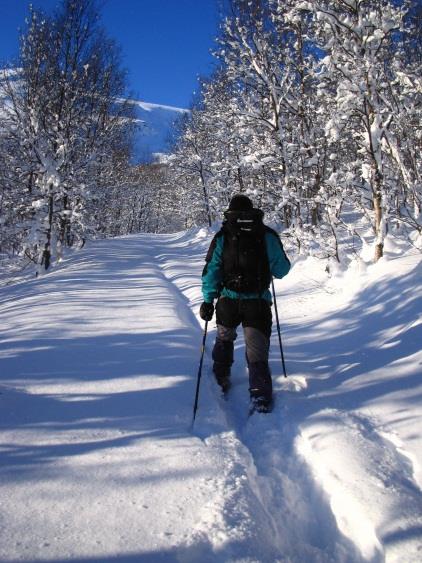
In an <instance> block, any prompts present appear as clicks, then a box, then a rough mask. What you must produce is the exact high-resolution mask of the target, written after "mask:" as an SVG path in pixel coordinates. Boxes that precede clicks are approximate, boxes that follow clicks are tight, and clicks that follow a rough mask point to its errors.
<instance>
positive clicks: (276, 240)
mask: <svg viewBox="0 0 422 563" xmlns="http://www.w3.org/2000/svg"><path fill="white" fill-rule="evenodd" d="M265 244H266V248H267V256H268V261H269V265H270V272H271V274H272V276H273V277H275V278H279V279H280V278H283V277H284V276H285V275H286V274H288V272H289V270H290V261H289V259H288V258H287V256H286V253H285V252H284V248H283V245H282V243H281V240H280V237H279V236H278V234H277V233H276V232H275V231H273V230H272V229H270V228H269V227H266V233H265ZM223 245H224V233H223V231H221V230H220V231H219V232H218V233H217V234H216V235H215V237H214V238H213V240H212V242H211V245H210V248H209V250H208V254H207V257H206V264H205V268H204V271H203V272H202V295H203V297H204V301H205V302H206V303H212V302H213V301H214V299H217V298H218V297H220V296H221V297H230V298H231V299H257V298H259V297H261V298H263V299H266V300H267V301H269V302H270V303H271V302H272V298H271V292H270V290H269V288H268V289H267V290H265V292H264V293H262V294H258V293H238V292H236V291H232V290H230V289H227V288H225V287H223V284H222V280H223V268H222V258H223Z"/></svg>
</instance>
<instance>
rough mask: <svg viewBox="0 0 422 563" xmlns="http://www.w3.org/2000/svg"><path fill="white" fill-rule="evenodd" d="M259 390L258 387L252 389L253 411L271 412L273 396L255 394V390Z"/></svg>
mask: <svg viewBox="0 0 422 563" xmlns="http://www.w3.org/2000/svg"><path fill="white" fill-rule="evenodd" d="M254 391H255V392H256V391H258V390H257V389H251V409H250V410H251V412H254V411H256V412H263V413H267V412H271V409H272V406H273V401H272V398H271V397H265V396H263V395H254V394H253V392H254Z"/></svg>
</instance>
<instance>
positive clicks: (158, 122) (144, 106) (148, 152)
mask: <svg viewBox="0 0 422 563" xmlns="http://www.w3.org/2000/svg"><path fill="white" fill-rule="evenodd" d="M133 104H134V105H135V107H136V119H137V122H138V125H139V126H140V127H139V130H138V132H137V134H136V146H135V160H136V161H137V162H139V161H141V162H145V161H150V160H152V159H153V158H154V155H155V154H156V153H168V152H169V140H170V138H171V136H172V130H173V125H174V123H175V121H176V120H177V119H179V118H180V117H181V116H182V115H183V114H184V113H188V112H189V110H186V109H181V108H175V107H172V106H162V105H158V104H149V103H145V102H140V101H136V100H134V101H133Z"/></svg>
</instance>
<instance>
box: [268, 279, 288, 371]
mask: <svg viewBox="0 0 422 563" xmlns="http://www.w3.org/2000/svg"><path fill="white" fill-rule="evenodd" d="M271 286H272V288H273V299H274V309H275V318H276V320H277V332H278V342H279V344H280V354H281V363H282V364H283V371H284V377H287V371H286V363H285V361H284V354H283V345H282V343H281V332H280V321H279V319H278V309H277V299H276V297H275V289H274V278H271Z"/></svg>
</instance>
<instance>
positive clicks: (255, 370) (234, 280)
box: [199, 194, 290, 412]
mask: <svg viewBox="0 0 422 563" xmlns="http://www.w3.org/2000/svg"><path fill="white" fill-rule="evenodd" d="M263 217H264V213H263V212H262V210H260V209H255V208H254V207H253V203H252V201H251V200H250V199H249V198H248V197H247V196H245V195H243V194H236V195H234V196H233V197H232V199H231V201H230V204H229V208H228V210H227V211H225V213H224V221H223V224H222V227H221V229H220V230H219V231H218V233H217V234H216V235H215V236H214V238H213V240H212V242H211V245H210V247H209V250H208V253H207V255H206V258H205V267H204V270H203V272H202V294H203V299H204V301H203V303H202V304H201V307H200V311H199V314H200V317H201V318H202V319H203V320H204V321H210V320H211V319H212V317H213V314H214V301H215V300H217V303H216V308H215V312H216V320H217V336H216V339H215V344H214V348H213V351H212V359H213V371H214V375H215V378H216V380H217V383H218V384H219V385H220V386H221V388H222V390H223V392H224V393H225V392H226V391H227V390H228V389H229V387H230V370H231V366H232V364H233V350H234V341H235V339H236V336H237V328H238V326H239V325H240V324H242V326H243V332H244V337H245V347H246V361H247V365H248V370H249V393H250V398H251V402H252V404H253V406H254V408H256V409H257V410H260V411H263V412H265V411H269V410H270V409H271V405H272V380H271V373H270V369H269V364H268V356H269V348H270V336H271V325H272V314H271V304H272V298H271V292H270V289H269V288H270V285H271V280H272V276H273V277H275V278H283V277H284V276H285V275H286V274H287V273H288V272H289V270H290V261H289V259H288V258H287V256H286V253H285V251H284V248H283V245H282V243H281V240H280V237H279V236H278V234H277V233H276V232H275V231H274V230H273V229H271V228H270V227H268V226H267V225H265V224H264V222H263Z"/></svg>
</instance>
